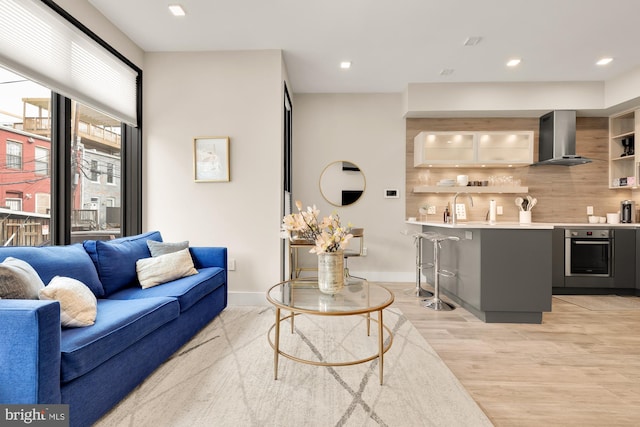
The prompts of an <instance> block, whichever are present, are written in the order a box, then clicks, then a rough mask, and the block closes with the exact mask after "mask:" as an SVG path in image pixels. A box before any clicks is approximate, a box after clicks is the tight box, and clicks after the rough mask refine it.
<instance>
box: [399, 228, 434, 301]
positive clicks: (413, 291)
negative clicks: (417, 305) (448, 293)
mask: <svg viewBox="0 0 640 427" xmlns="http://www.w3.org/2000/svg"><path fill="white" fill-rule="evenodd" d="M436 234H437V233H435V232H433V231H429V232H426V233H414V234H412V235H411V237H413V244H414V245H415V247H416V286H415V287H413V288H409V289H405V290H404V294H405V295H413V296H414V297H432V296H433V292H429V291H427V290H426V289H423V288H422V286H421V285H420V281H421V275H422V270H423V269H428V268H433V263H427V264H425V263H423V262H422V242H423V240H424V239H430V238H431V237H433V236H435V235H436Z"/></svg>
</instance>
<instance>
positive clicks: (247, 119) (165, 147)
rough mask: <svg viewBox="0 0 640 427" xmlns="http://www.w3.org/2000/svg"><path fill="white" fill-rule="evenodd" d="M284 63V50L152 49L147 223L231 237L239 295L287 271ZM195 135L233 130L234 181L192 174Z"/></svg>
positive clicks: (200, 239)
mask: <svg viewBox="0 0 640 427" xmlns="http://www.w3.org/2000/svg"><path fill="white" fill-rule="evenodd" d="M282 64H283V63H282V54H281V52H280V51H279V50H268V51H243V52H193V53H147V54H146V56H145V64H144V159H143V162H144V188H143V190H144V193H143V208H144V214H143V215H144V217H143V223H144V229H145V230H154V229H157V230H160V231H161V232H162V235H163V238H164V239H165V240H166V241H178V240H185V239H187V240H189V241H190V243H191V244H192V245H194V246H226V247H227V248H228V256H229V258H230V259H235V260H236V266H237V270H236V271H230V272H229V292H230V302H232V303H233V302H234V299H236V298H237V297H239V295H242V296H243V297H248V298H249V299H250V298H252V297H253V298H255V300H256V301H259V302H262V301H264V300H265V297H264V295H265V291H266V289H267V288H268V287H269V286H270V285H273V284H275V283H277V282H278V281H279V279H280V238H279V227H280V222H281V211H280V204H281V196H280V188H281V174H282V171H281V169H282V168H281V159H282V155H281V152H282V79H283V76H284V75H285V72H284V70H283V65H282ZM198 136H229V137H230V138H231V148H230V151H231V153H230V154H231V165H230V171H231V181H230V182H224V183H195V182H194V173H193V138H194V137H198ZM245 302H251V301H248V300H247V299H246V298H245Z"/></svg>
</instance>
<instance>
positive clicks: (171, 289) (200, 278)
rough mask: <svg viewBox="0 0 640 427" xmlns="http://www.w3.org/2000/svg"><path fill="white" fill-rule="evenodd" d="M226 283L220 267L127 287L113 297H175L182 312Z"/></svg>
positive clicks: (127, 298) (112, 296)
mask: <svg viewBox="0 0 640 427" xmlns="http://www.w3.org/2000/svg"><path fill="white" fill-rule="evenodd" d="M224 283H225V272H224V270H223V269H221V268H219V267H208V268H203V269H200V270H198V274H194V275H193V276H187V277H183V278H180V279H177V280H173V281H171V282H167V283H164V284H162V285H161V286H155V287H153V288H148V289H142V288H139V287H135V288H126V289H122V290H121V291H118V292H116V293H114V294H112V295H111V296H110V297H109V298H111V299H126V300H130V299H139V298H149V297H174V298H177V299H178V302H179V303H180V312H184V311H186V310H188V309H189V307H191V306H192V305H194V304H195V303H197V302H198V301H200V300H201V299H202V298H203V297H204V296H205V295H208V294H209V293H211V292H213V291H214V290H215V289H217V288H218V287H219V286H222V285H223V284H224Z"/></svg>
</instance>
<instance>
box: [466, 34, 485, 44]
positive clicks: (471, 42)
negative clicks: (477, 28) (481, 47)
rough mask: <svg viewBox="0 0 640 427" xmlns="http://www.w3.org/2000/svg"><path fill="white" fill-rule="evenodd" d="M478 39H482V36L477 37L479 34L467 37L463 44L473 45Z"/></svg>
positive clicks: (478, 41)
mask: <svg viewBox="0 0 640 427" xmlns="http://www.w3.org/2000/svg"><path fill="white" fill-rule="evenodd" d="M480 41H482V37H479V36H472V37H467V39H466V40H465V41H464V45H465V46H475V45H477V44H478V43H480Z"/></svg>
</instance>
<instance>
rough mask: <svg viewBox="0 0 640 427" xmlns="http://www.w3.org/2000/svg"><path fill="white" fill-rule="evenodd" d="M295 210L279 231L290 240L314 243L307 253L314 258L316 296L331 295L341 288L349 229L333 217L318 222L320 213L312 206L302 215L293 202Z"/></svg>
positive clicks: (285, 218)
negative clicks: (344, 251)
mask: <svg viewBox="0 0 640 427" xmlns="http://www.w3.org/2000/svg"><path fill="white" fill-rule="evenodd" d="M296 208H297V209H298V212H297V213H292V214H289V215H286V216H285V217H284V218H283V219H282V229H283V230H284V231H286V232H287V233H288V234H289V237H290V238H292V237H293V236H295V237H296V238H298V239H303V240H309V241H313V242H314V244H315V245H314V246H313V247H312V248H311V250H310V251H309V252H311V253H315V254H317V255H318V288H319V289H320V292H323V293H326V294H335V293H336V292H339V291H340V289H342V287H343V286H344V258H343V250H344V249H345V248H346V247H347V245H348V244H349V240H351V238H352V237H353V235H352V234H351V232H350V231H351V225H347V227H343V226H342V225H341V223H340V217H339V216H338V215H337V214H335V213H334V214H331V215H329V216H328V217H324V218H322V220H321V221H319V220H318V217H319V215H320V211H319V210H318V208H316V206H315V205H313V207H311V206H309V207H307V210H306V211H304V210H302V203H301V202H300V201H296Z"/></svg>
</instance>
